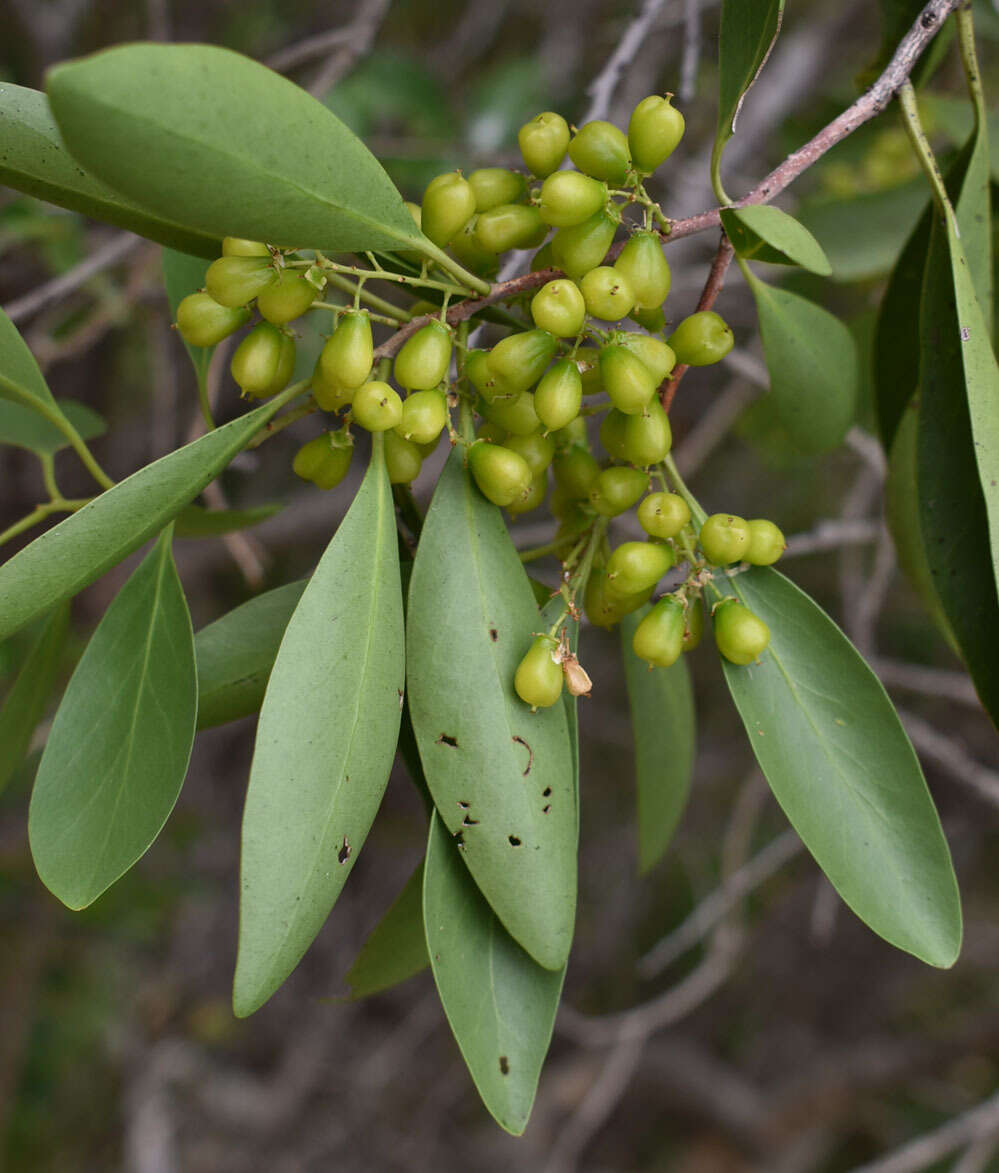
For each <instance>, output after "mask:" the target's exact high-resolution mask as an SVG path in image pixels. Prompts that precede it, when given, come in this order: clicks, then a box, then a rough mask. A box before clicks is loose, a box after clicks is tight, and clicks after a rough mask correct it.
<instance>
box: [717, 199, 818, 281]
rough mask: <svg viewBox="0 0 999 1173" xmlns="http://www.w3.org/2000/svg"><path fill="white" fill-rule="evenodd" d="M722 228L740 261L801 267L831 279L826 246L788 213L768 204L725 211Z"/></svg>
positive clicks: (723, 211) (724, 209)
mask: <svg viewBox="0 0 999 1173" xmlns="http://www.w3.org/2000/svg"><path fill="white" fill-rule="evenodd" d="M721 219H722V225H723V226H724V228H725V231H726V232H727V233H728V236H729V239H730V240H731V241H732V246H733V247H734V248H735V251H736V252H737V253H738V254H739V256H740V257H745V258H746V260H752V261H769V262H770V263H771V264H774V265H800V266H801V267H802V268H803V269H808V270H809V271H810V272H812V273H818V274H820V276H823V277H828V276H829V274H830V273H831V272H832V266H831V265H830V264H829V258H828V257H827V256H826V254H825V253H824V252H823V250H822V245H820V244H819V242H818V241H817V240H816V239H815V237H814V236H813V235H812V234H811V233H810V232H809V231H808V229H807V228H806V227H805V226H804V224H801V223H799V222H798V221H797V220H795V218H794V217H793V216H789V215H788V214H787V212H782V211H781V210H780V208H774V207H771V206H770V205H768V204H755V205H751V206H750V207H747V208H723V209H722V213H721Z"/></svg>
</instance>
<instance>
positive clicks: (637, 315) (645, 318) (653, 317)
mask: <svg viewBox="0 0 999 1173" xmlns="http://www.w3.org/2000/svg"><path fill="white" fill-rule="evenodd" d="M628 317H629V318H631V320H632V321H633V322H637V323H638V324H639V326H641V327H642V329H643V330H648V332H649V333H650V334H661V333H662V332H663V330H665V329H666V315H665V314H664V313H663V308H662V306H660V305H657V306H656V307H655V308H654V309H648V310H643V309H638V308H635V309H633V310H632V311H631V313H630V314H629V315H628Z"/></svg>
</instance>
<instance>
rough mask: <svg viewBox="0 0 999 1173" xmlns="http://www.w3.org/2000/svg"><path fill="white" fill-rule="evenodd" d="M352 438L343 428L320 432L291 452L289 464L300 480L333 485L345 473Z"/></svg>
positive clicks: (330, 487) (322, 485)
mask: <svg viewBox="0 0 999 1173" xmlns="http://www.w3.org/2000/svg"><path fill="white" fill-rule="evenodd" d="M353 454H354V441H353V440H352V439H351V437H350V433H349V432H346V431H338V432H324V433H323V434H322V435H321V436H316V438H315V439H314V440H310V441H309V442H308V443H307V444H303V445H302V447H301V448H299V450H298V451H297V452H296V453H295V457H294V459H293V460H292V462H291V467H292V469H293V470H294V471H295V473H296V474H297V475H298V476H300V477H301V478H302V480H304V481H312V483H313V484H315V485H317V486H318V487H319V488H320V489H333V488H336V486H337V485H338V484H339V483H340V482H341V481H342V480H343V478H344V477H345V476H346V475H347V470H348V469H349V468H350V458H351V456H353Z"/></svg>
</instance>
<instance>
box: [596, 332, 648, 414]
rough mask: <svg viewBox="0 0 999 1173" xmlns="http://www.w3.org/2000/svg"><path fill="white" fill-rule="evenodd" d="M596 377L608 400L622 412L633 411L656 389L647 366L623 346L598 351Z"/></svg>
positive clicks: (629, 412) (638, 410)
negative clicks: (597, 373) (598, 364)
mask: <svg viewBox="0 0 999 1173" xmlns="http://www.w3.org/2000/svg"><path fill="white" fill-rule="evenodd" d="M600 381H601V383H603V385H604V387H605V389H606V391H607V394H608V396H609V397H610V401H611V403H613V404H614V406H615V407H616V408H617V409H618V411H620V412H623V413H624V414H625V415H636V414H637V413H638V412H640V411H641V410H642V409H643V408H644V407H645V406H646V405H647V404H648V402H649V400H650V399H651V398H652V396H653V395H654V394H655V393H656V387H657V386H658V384H657V383H656V381H655V378H654V377H653V375H652V372H651V371H650V370H649V368H648V367H647V366H646V365H645V363H643V362H642V360H641V359H640V358H636V356H635V355H634V354H632V353H631V351H630V350H629V349H628V348H627V347H626V346H619V345H612V346H605V347H603V348H602V349H601V351H600Z"/></svg>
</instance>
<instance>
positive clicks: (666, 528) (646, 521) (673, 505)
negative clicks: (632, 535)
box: [637, 493, 690, 538]
mask: <svg viewBox="0 0 999 1173" xmlns="http://www.w3.org/2000/svg"><path fill="white" fill-rule="evenodd" d="M637 516H638V524H639V525H640V526H641V527H642V529H643V530H645V532H646V533H647V534H648V535H649V537H650V538H675V537H676V536H677V534H678V533H679V532H680V531H681V530H682V529H683V527H684V526H685V525H687V524H688V523H689V521H690V510H689V509H688V508H687V502H686V501H684V499H683V498H682V497H681V496H680V495H679V494H678V493H650V494H649V495H648V496H647V497H646V498H645V500H644V501H643V502H642V503H641V505H639V507H638V510H637Z"/></svg>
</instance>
